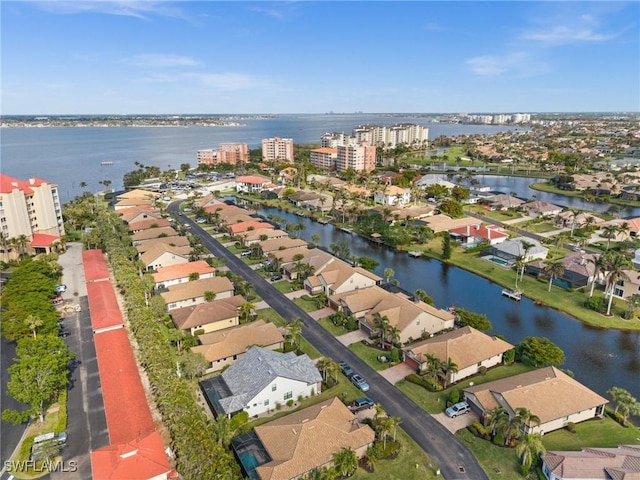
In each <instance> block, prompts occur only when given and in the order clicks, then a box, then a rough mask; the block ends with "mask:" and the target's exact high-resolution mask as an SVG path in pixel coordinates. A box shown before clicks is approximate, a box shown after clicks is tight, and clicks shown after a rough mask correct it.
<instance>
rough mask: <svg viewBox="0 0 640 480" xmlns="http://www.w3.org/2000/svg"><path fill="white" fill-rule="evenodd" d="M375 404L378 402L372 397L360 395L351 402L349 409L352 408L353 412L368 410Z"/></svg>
mask: <svg viewBox="0 0 640 480" xmlns="http://www.w3.org/2000/svg"><path fill="white" fill-rule="evenodd" d="M375 404H376V402H374V401H373V399H372V398H369V397H360V398H356V399H355V400H354V401H353V402H351V405H349V410H351V411H352V412H353V413H356V412H359V411H361V410H366V409H368V408H371V407H373V406H374V405H375Z"/></svg>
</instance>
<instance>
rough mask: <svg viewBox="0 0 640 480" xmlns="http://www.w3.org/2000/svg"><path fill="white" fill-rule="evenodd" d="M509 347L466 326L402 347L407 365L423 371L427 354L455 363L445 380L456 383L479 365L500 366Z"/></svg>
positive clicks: (473, 372)
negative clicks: (455, 366) (452, 371)
mask: <svg viewBox="0 0 640 480" xmlns="http://www.w3.org/2000/svg"><path fill="white" fill-rule="evenodd" d="M513 348H514V346H513V345H511V344H510V343H508V342H505V341H504V340H502V339H500V338H498V337H492V336H489V335H487V334H485V333H483V332H480V331H479V330H476V329H475V328H473V327H469V326H466V327H462V328H458V329H456V330H452V331H450V332H445V333H442V334H440V335H436V336H435V337H433V338H428V339H426V340H423V341H421V342H419V343H415V344H413V345H411V346H409V347H406V348H405V349H404V359H405V363H407V364H408V365H410V366H411V368H414V369H417V370H419V371H425V370H426V369H427V367H428V361H429V356H430V355H433V356H435V358H437V359H438V360H440V361H441V362H446V361H447V359H449V358H450V359H451V360H452V361H453V362H454V363H455V364H456V365H457V366H458V371H457V372H455V373H452V374H451V377H450V379H449V382H451V383H456V382H459V381H460V380H462V379H464V378H467V377H470V376H472V375H475V374H477V373H478V372H479V369H480V368H481V367H484V368H491V367H493V366H496V365H500V364H501V363H502V356H503V354H504V352H506V351H508V350H512V349H513Z"/></svg>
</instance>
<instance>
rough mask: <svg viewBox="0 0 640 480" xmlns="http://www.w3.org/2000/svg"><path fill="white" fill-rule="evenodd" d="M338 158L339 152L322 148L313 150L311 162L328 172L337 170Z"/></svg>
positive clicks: (310, 156) (310, 157)
mask: <svg viewBox="0 0 640 480" xmlns="http://www.w3.org/2000/svg"><path fill="white" fill-rule="evenodd" d="M337 158H338V150H337V149H335V148H329V147H321V148H315V149H313V150H311V152H310V155H309V160H310V161H311V163H312V164H313V165H315V166H316V167H318V168H326V169H327V170H335V169H336V159H337Z"/></svg>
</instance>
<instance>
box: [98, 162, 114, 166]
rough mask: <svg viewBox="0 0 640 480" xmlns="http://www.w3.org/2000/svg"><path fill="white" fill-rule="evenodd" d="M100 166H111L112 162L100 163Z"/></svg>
mask: <svg viewBox="0 0 640 480" xmlns="http://www.w3.org/2000/svg"><path fill="white" fill-rule="evenodd" d="M100 165H113V162H100Z"/></svg>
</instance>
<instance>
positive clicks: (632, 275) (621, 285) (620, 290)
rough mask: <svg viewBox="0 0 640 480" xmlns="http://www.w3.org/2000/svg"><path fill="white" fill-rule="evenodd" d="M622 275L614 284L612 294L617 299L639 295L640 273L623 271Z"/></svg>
mask: <svg viewBox="0 0 640 480" xmlns="http://www.w3.org/2000/svg"><path fill="white" fill-rule="evenodd" d="M622 273H623V277H622V278H621V279H620V280H618V282H617V283H616V285H615V288H614V289H613V294H614V295H615V296H616V297H618V298H624V299H628V298H629V297H631V296H632V295H636V294H640V272H638V271H637V270H623V271H622Z"/></svg>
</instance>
